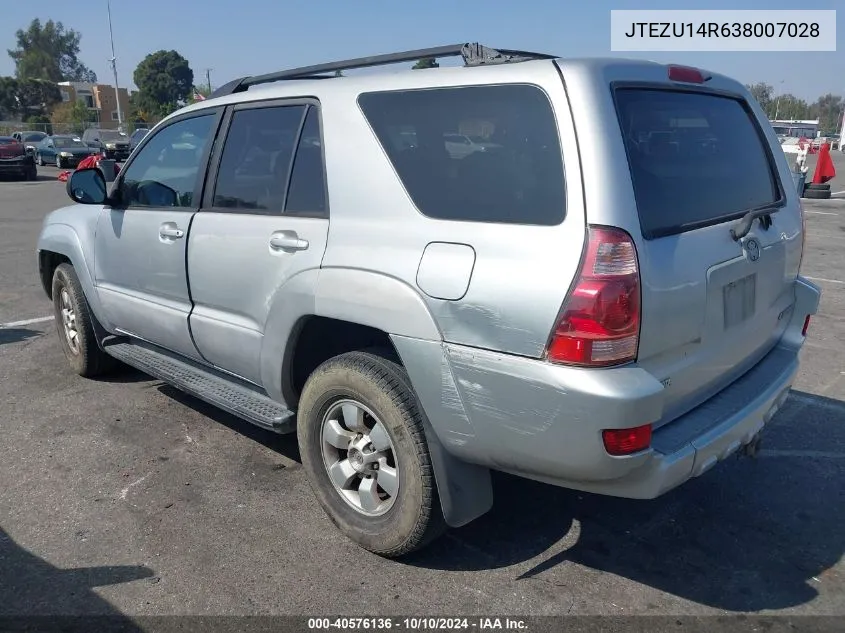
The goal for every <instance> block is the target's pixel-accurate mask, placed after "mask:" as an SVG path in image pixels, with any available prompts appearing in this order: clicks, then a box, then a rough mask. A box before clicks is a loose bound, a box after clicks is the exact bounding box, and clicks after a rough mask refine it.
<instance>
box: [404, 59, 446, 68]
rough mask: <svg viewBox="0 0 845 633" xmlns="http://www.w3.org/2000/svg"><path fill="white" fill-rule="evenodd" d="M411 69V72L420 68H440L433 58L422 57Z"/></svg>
mask: <svg viewBox="0 0 845 633" xmlns="http://www.w3.org/2000/svg"><path fill="white" fill-rule="evenodd" d="M411 68H412V69H413V70H418V69H420V68H440V64H438V63H437V60H435V59H434V58H433V57H423V58H422V59H420V60H419V61H418V62H417V63H416V64H414V65H413V66H412V67H411Z"/></svg>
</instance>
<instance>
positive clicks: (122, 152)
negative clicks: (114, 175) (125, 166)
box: [105, 148, 129, 161]
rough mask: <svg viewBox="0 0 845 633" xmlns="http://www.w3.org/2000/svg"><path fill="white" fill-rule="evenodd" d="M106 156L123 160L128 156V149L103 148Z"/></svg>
mask: <svg viewBox="0 0 845 633" xmlns="http://www.w3.org/2000/svg"><path fill="white" fill-rule="evenodd" d="M105 155H106V158H110V159H113V160H118V161H124V160H126V159H127V158H129V149H128V148H127V149H124V148H119V149H106V150H105Z"/></svg>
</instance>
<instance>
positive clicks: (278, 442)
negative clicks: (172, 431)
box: [158, 384, 301, 463]
mask: <svg viewBox="0 0 845 633" xmlns="http://www.w3.org/2000/svg"><path fill="white" fill-rule="evenodd" d="M158 390H159V391H160V392H161V393H162V394H163V395H165V396H167V397H168V398H173V399H174V400H176V401H177V402H179V403H180V404H183V405H185V406H186V407H190V408H191V409H194V410H195V411H198V412H199V413H202V414H203V415H204V416H206V417H207V418H211V419H212V420H214V421H215V422H217V423H218V424H222V425H223V426H226V427H228V428H230V429H232V430H233V431H235V432H236V433H240V434H241V435H243V436H244V437H248V438H249V439H251V440H252V441H254V442H258V443H259V444H263V445H264V446H266V447H267V448H269V449H270V450H273V451H276V452H277V453H279V454H280V455H284V456H285V457H287V458H288V459H292V460H293V461H295V462H298V463H301V460H300V458H299V445H298V444H297V441H296V434H295V433H290V434H287V435H279V434H278V433H273V432H272V431H267V430H265V429H262V428H261V427H258V426H256V425H254V424H252V423H250V422H246V421H245V420H241V419H240V418H239V417H237V416H234V415H230V414H229V413H226V412H225V411H222V410H221V409H218V408H217V407H215V406H213V405H210V404H206V403H205V402H203V401H202V400H199V399H198V398H194V397H193V396H191V395H188V394H186V393H184V392H183V391H179V390H178V389H176V388H175V387H171V386H170V385H167V384H162V385H161V386H159V387H158Z"/></svg>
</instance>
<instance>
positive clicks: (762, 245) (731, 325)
mask: <svg viewBox="0 0 845 633" xmlns="http://www.w3.org/2000/svg"><path fill="white" fill-rule="evenodd" d="M614 104H615V107H616V111H617V114H618V118H619V122H620V127H621V131H622V135H623V141H624V145H625V150H626V155H627V159H628V166H629V169H630V174H631V181H632V185H633V190H634V197H635V200H636V209H637V214H638V216H639V218H638V220H639V226H640V229H641V234H642V239H638V244H637V248H638V257H639V263H640V272H641V276H642V322H641V332H640V343H639V351H638V361H637V362H638V363H639V365H640V366H642V367H643V368H645V369H647V370H649V372H650V373H652V374H653V375H655V376H656V377H657V378H658V379H660V380H661V381H662V382H663V383H664V385H665V387H666V391H665V395H666V399H665V408H664V416H663V419H662V420H660V421H659V422H657V423H656V424H655V426H656V427H659V426H660V425H661V424H665V423H667V422H669V421H671V420H672V419H674V418H676V417H678V416H680V415H682V414H684V413H686V412H687V411H689V410H690V409H692V408H693V407H695V406H698V405H699V404H701V403H702V402H703V401H704V400H706V399H707V398H709V397H711V396H712V395H714V394H715V393H717V392H718V391H720V390H721V389H723V388H724V387H726V386H727V385H728V384H730V383H731V382H732V381H734V380H736V379H737V378H738V377H739V376H740V375H742V374H743V373H744V372H745V371H747V370H748V369H750V368H751V367H753V366H754V364H755V363H756V362H758V361H759V360H760V359H761V358H762V356H764V355H765V354H766V353H767V352H768V351H769V350H770V349H771V348H772V347H773V346H774V345H775V344H776V342H777V341H778V339H779V337H780V336H781V334H782V333H783V331H784V329H785V327H786V324H787V323H788V320H789V319H788V318H787V317H788V316H789V314H790V309H791V306H792V304H793V302H794V282H795V279H796V277H797V274H798V268H799V265H800V259H801V251H802V243H801V240H802V233H801V219H800V209H799V204H800V203H799V202H798V200H797V198H795V197H794V196H791V195H790V196H787V195H786V192H785V190H784V187H783V186H782V184H781V180H780V177H779V176H778V167H777V163H776V160H775V158H774V154H773V151H772V148H771V145H770V144H769V143H768V141H767V139H766V136H765V134H764V133H763V131H762V128H761V124H760V123H759V122H758V120H757V119H756V117H755V116H754V113H753V111H752V110H751V108H750V107H749V106H748V104H747V103H746V102H745V101H744V100H742V98H740V97H737V96H735V95H734V96H732V95H726V94H722V93H716V92H708V91H703V90H695V89H693V88H691V87H682V88H678V87H677V86H675V85H673V84H669V85H668V86H666V87H660V88H655V87H642V86H639V87H637V86H632V87H630V86H622V87H619V86H617V87H616V88H615V89H614ZM767 206H774V207H775V208H776V211H775V212H774V213H772V214H771V215H770V216H767V217H768V218H770V219H771V225H770V226H764V225H763V224H762V223H761V222H759V221H758V222H755V223H754V224H753V227H752V229H751V231H750V232H749V233H748V235H747V236H745V238H743V239H742V240H740V241H735V240H734V239H733V238H732V236H731V233H730V229H731V228H734V227H736V225H737V223H738V220H739V218H740V217H742V215H743V214H744V213H745V212H747V211H749V210H752V209H755V208H761V207H767Z"/></svg>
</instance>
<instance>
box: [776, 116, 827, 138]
mask: <svg viewBox="0 0 845 633" xmlns="http://www.w3.org/2000/svg"><path fill="white" fill-rule="evenodd" d="M771 124H772V127H773V128H774V129H775V134H777V135H778V136H779V137H781V138H801V137H804V138H806V139H813V138H816V137H817V136H818V135H819V120H818V119H807V120H800V119H796V120H794V121H792V120H788V119H775V120H774V121H771Z"/></svg>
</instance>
